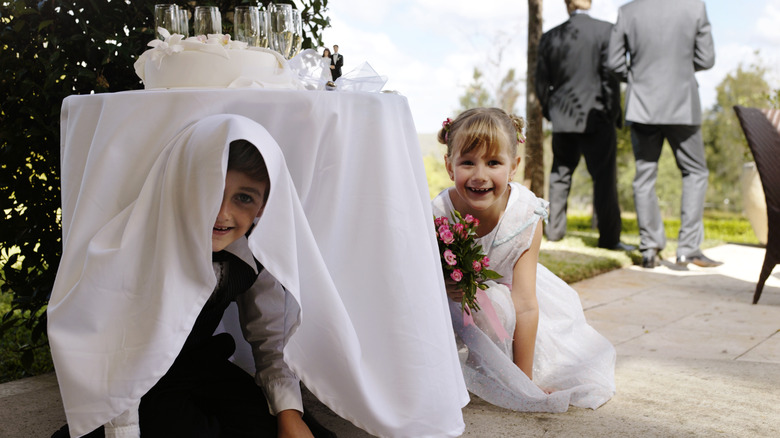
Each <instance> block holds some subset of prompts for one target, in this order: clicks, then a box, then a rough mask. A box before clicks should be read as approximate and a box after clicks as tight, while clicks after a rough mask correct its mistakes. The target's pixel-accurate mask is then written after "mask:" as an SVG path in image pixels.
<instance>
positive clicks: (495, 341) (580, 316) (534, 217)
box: [433, 182, 615, 412]
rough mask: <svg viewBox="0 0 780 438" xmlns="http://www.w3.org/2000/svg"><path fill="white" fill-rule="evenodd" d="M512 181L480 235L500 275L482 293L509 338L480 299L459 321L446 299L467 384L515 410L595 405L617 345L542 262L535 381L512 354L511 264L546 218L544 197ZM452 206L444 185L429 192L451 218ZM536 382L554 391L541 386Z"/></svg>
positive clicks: (607, 390)
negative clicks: (496, 216)
mask: <svg viewBox="0 0 780 438" xmlns="http://www.w3.org/2000/svg"><path fill="white" fill-rule="evenodd" d="M510 186H511V193H510V196H509V201H508V203H507V207H506V211H505V212H504V214H503V216H502V217H501V219H500V221H499V223H498V225H497V226H496V227H495V228H494V229H493V230H492V231H490V233H488V234H486V235H485V236H483V237H481V238H479V239H477V241H478V243H480V244H481V245H482V248H483V251H485V252H486V254H487V256H488V257H489V258H490V269H493V270H495V271H497V272H498V273H499V274H501V276H502V278H501V279H498V280H497V281H495V282H494V281H490V282H488V285H489V286H490V287H489V288H488V289H487V290H486V291H485V293H486V294H487V297H488V298H489V299H490V302H491V304H492V307H493V308H494V309H495V315H496V316H497V319H498V321H500V323H501V324H502V325H503V327H504V330H506V333H507V334H509V338H504V339H503V340H502V339H501V338H500V335H499V334H497V333H496V332H497V330H495V329H494V325H495V322H491V320H490V318H488V315H489V312H488V311H486V308H485V306H482V309H483V310H482V311H478V312H472V313H473V315H474V316H473V318H474V324H468V323H467V324H464V322H463V314H462V312H461V308H460V304H459V303H455V302H452V301H450V313H451V315H452V324H453V327H454V329H455V334H456V341H457V345H458V348H459V355H460V358H461V367H462V369H463V374H464V377H465V380H466V387H467V388H468V390H469V391H471V392H472V393H473V394H475V395H477V396H479V397H481V398H482V399H484V400H486V401H488V402H490V403H492V404H494V405H497V406H501V407H504V408H507V409H512V410H516V411H526V412H565V411H566V410H567V409H568V406H569V405H570V404H571V405H574V406H578V407H583V408H591V409H595V408H597V407H599V406H601V405H602V404H604V403H605V402H606V401H607V400H609V399H610V398H611V397H612V395H613V394H614V393H615V376H614V374H615V348H614V347H613V346H612V344H611V343H610V342H609V341H608V340H607V339H606V338H604V337H603V336H602V335H601V334H599V333H598V332H597V331H596V330H595V329H593V327H591V326H590V325H588V323H587V322H586V321H585V314H584V313H583V310H582V304H581V303H580V299H579V296H578V295H577V292H576V291H575V290H574V289H572V288H571V287H570V286H569V285H568V284H566V283H565V282H564V281H563V280H561V279H560V278H558V277H557V276H556V275H555V274H553V273H552V272H550V271H549V270H547V268H545V267H544V266H542V265H540V264H537V269H536V296H537V300H538V301H539V327H538V331H537V336H536V350H535V355H534V370H533V376H534V381H533V382H532V381H531V380H530V379H529V378H528V377H527V376H526V375H525V373H523V372H522V371H521V370H520V368H518V367H517V366H516V365H515V364H514V363H513V362H512V340H511V336H512V334H513V333H514V329H515V312H514V306H513V304H512V300H511V296H510V289H511V284H512V270H513V268H514V265H515V262H516V261H517V259H518V258H519V257H520V256H521V255H522V254H523V253H524V252H525V251H526V250H527V249H528V248H529V247H530V245H531V239H532V237H533V235H534V231H535V229H536V227H537V226H539V225H538V224H539V219H546V218H547V205H548V203H547V201H545V200H543V199H540V198H537V197H536V196H535V195H534V194H533V193H532V192H531V191H530V190H528V189H527V188H525V187H523V186H522V185H520V184H518V183H514V182H513V183H511V184H510ZM453 210H454V208H453V206H452V201H451V200H450V197H449V195H448V190H444V191H443V192H441V193H440V194H439V195H438V196H437V197H436V199H434V200H433V213H434V215H435V216H446V217H448V218H451V213H452V211H453ZM493 321H495V319H494V320H493ZM498 331H500V330H498ZM540 387H541V388H545V389H546V390H548V391H549V390H552V391H553V392H552V393H551V394H546V393H545V392H544V391H543V390H542V389H540Z"/></svg>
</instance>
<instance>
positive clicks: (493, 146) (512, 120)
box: [438, 108, 525, 158]
mask: <svg viewBox="0 0 780 438" xmlns="http://www.w3.org/2000/svg"><path fill="white" fill-rule="evenodd" d="M524 127H525V121H524V120H523V118H522V117H518V116H516V115H514V114H507V112H506V111H504V110H502V109H500V108H473V109H470V110H466V111H464V112H462V113H461V114H460V115H459V116H458V117H456V118H455V120H450V119H447V120H445V122H444V123H443V124H442V128H441V130H440V131H439V136H438V140H439V143H441V144H444V145H447V157H452V153H453V152H454V151H460V153H461V154H467V153H469V152H471V151H473V150H474V149H477V148H482V147H484V148H486V152H487V153H488V154H491V155H498V154H499V153H500V152H501V149H500V148H501V147H503V145H507V147H508V148H509V152H510V155H511V156H512V157H513V158H514V157H516V156H517V144H518V143H524V142H525V137H524V136H523V128H524Z"/></svg>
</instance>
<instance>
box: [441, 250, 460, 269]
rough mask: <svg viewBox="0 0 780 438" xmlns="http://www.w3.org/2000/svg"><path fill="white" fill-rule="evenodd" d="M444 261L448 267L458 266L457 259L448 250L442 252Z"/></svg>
mask: <svg viewBox="0 0 780 438" xmlns="http://www.w3.org/2000/svg"><path fill="white" fill-rule="evenodd" d="M444 261H446V262H447V264H448V265H450V266H455V265H457V264H458V258H457V257H456V256H455V253H454V252H452V251H451V250H449V249H448V250H445V251H444Z"/></svg>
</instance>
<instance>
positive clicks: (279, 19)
mask: <svg viewBox="0 0 780 438" xmlns="http://www.w3.org/2000/svg"><path fill="white" fill-rule="evenodd" d="M271 37H272V39H273V49H274V50H276V51H277V52H279V53H281V54H282V56H283V57H284V58H285V59H290V52H291V51H292V44H293V24H292V6H291V5H288V4H280V5H274V6H273V8H272V10H271Z"/></svg>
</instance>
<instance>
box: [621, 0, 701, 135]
mask: <svg viewBox="0 0 780 438" xmlns="http://www.w3.org/2000/svg"><path fill="white" fill-rule="evenodd" d="M627 56H628V59H627ZM714 64H715V47H714V44H713V42H712V33H711V30H710V22H709V20H708V19H707V11H706V8H705V6H704V3H703V2H702V1H701V0H634V1H632V2H630V3H627V4H625V5H623V6H621V7H620V9H619V11H618V19H617V23H615V27H614V29H613V31H612V36H611V38H610V44H609V57H608V59H607V65H608V66H609V68H610V70H612V71H613V72H614V73H616V74H617V75H619V76H620V77H621V78H622V79H623V80H627V81H628V90H627V91H626V120H627V121H632V122H637V123H645V124H658V125H666V124H669V125H699V124H701V101H700V99H699V84H698V83H697V82H696V77H695V75H694V73H695V72H697V71H699V70H706V69H708V68H711V67H712V66H713V65H714Z"/></svg>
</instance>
